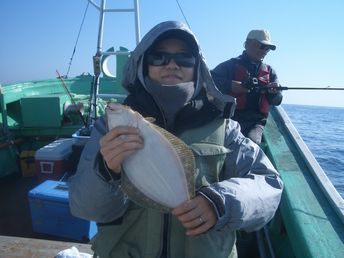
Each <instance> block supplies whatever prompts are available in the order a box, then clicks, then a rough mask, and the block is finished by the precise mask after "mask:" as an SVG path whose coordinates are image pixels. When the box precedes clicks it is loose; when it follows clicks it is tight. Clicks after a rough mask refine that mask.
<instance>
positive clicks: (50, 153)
mask: <svg viewBox="0 0 344 258" xmlns="http://www.w3.org/2000/svg"><path fill="white" fill-rule="evenodd" d="M74 141H75V139H73V138H61V139H58V140H56V141H53V142H52V143H49V144H48V145H45V146H44V147H42V148H40V149H38V150H37V151H36V153H35V160H61V159H64V158H65V157H66V156H68V155H69V154H70V153H71V152H72V145H73V143H74Z"/></svg>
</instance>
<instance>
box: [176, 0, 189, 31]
mask: <svg viewBox="0 0 344 258" xmlns="http://www.w3.org/2000/svg"><path fill="white" fill-rule="evenodd" d="M176 2H177V5H178V7H179V10H180V12H181V13H182V15H183V17H184V20H185V22H186V24H187V25H188V27H189V29H190V30H191V26H190V24H189V22H188V20H187V19H186V16H185V15H184V12H183V9H182V7H181V6H180V4H179V2H178V0H176Z"/></svg>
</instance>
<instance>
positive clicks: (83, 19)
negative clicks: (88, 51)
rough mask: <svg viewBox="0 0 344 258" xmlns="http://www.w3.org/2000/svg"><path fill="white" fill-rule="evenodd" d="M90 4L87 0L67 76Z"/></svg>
mask: <svg viewBox="0 0 344 258" xmlns="http://www.w3.org/2000/svg"><path fill="white" fill-rule="evenodd" d="M89 4H90V2H89V1H87V5H86V9H85V13H84V17H83V18H82V22H81V25H80V29H79V33H78V36H77V38H76V42H75V45H74V49H73V53H72V56H71V58H70V61H69V66H68V70H67V73H66V78H68V74H69V70H70V67H71V66H72V61H73V58H74V54H75V51H76V46H77V45H78V41H79V37H80V33H81V29H82V26H83V25H84V21H85V17H86V13H87V9H88V6H89Z"/></svg>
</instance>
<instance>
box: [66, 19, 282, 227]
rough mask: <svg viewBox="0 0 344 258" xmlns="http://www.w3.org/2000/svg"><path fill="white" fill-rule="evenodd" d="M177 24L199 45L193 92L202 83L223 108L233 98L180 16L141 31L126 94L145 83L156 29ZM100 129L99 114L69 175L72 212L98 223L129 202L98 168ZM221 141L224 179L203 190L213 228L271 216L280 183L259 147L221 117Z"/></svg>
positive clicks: (253, 224)
mask: <svg viewBox="0 0 344 258" xmlns="http://www.w3.org/2000/svg"><path fill="white" fill-rule="evenodd" d="M176 29H177V30H183V31H185V32H186V34H188V35H189V36H190V39H191V40H192V41H193V42H194V44H196V45H197V48H198V60H199V63H198V71H197V79H196V83H195V93H194V96H195V97H196V96H197V95H198V94H199V93H200V92H201V90H202V88H203V89H204V90H205V91H206V95H207V98H208V99H209V101H211V102H212V103H213V104H214V105H215V106H216V107H217V108H218V109H219V110H223V108H224V106H225V104H226V102H234V99H233V98H232V97H230V96H224V95H222V94H221V93H220V92H219V91H218V90H217V88H216V87H215V84H214V82H213V80H212V78H211V76H210V73H209V69H208V67H207V65H206V64H205V61H204V58H203V56H202V54H201V51H200V48H199V47H198V43H197V41H196V39H195V37H194V35H193V34H192V32H191V31H190V30H189V29H188V28H187V27H186V26H185V25H184V24H182V23H179V22H164V23H161V24H159V25H157V26H156V27H154V28H153V29H152V30H151V31H150V32H148V33H147V34H146V36H145V37H144V38H143V39H142V41H141V42H140V43H139V45H138V46H137V47H136V49H135V50H134V51H133V53H132V54H131V57H130V59H129V61H128V63H127V66H126V68H125V69H124V81H123V85H124V87H125V88H127V89H128V91H129V94H131V93H132V92H134V91H135V89H136V88H135V87H142V86H143V87H144V80H143V76H144V75H143V67H142V61H143V57H144V53H145V52H146V50H147V49H149V47H150V46H151V45H152V44H153V42H154V41H155V39H156V38H157V37H158V36H159V35H161V34H162V33H164V32H166V31H169V30H176ZM137 85H140V86H137ZM129 96H130V95H129ZM105 133H106V127H105V123H104V121H103V119H98V121H97V122H96V124H95V126H94V129H93V130H92V135H91V138H90V139H89V141H88V142H87V144H86V146H85V148H84V151H83V153H82V156H81V158H80V162H79V166H78V169H77V172H76V174H75V175H74V176H73V177H72V178H71V180H70V181H69V201H70V208H71V211H72V214H73V215H75V216H78V217H81V218H84V219H87V220H94V221H96V222H101V223H107V222H111V221H114V220H116V219H117V218H120V217H121V216H123V214H124V213H125V211H126V209H127V208H128V204H129V202H130V200H129V199H128V198H127V197H126V195H124V194H123V192H122V191H121V189H120V187H119V186H120V180H117V179H116V178H114V177H110V178H108V179H106V178H104V175H103V174H102V173H101V172H100V167H104V166H103V165H102V162H103V160H102V159H101V157H100V154H99V148H100V146H99V140H100V138H101V137H102V136H103V135H104V134H105ZM224 145H225V147H226V148H228V149H230V150H231V153H230V154H228V155H227V158H226V160H225V171H223V177H222V178H224V180H223V181H220V182H217V183H214V184H211V185H210V186H209V187H207V191H206V193H205V194H206V195H207V196H208V197H209V200H211V201H212V202H213V203H214V205H215V207H217V209H218V221H217V224H216V225H215V227H214V229H220V228H223V227H228V228H229V229H230V230H238V229H242V230H246V231H253V230H257V229H259V228H261V227H262V226H264V225H265V224H266V223H267V222H268V221H269V220H271V219H272V217H273V216H274V214H275V212H276V210H277V207H278V205H279V202H280V198H281V194H282V189H283V184H282V182H281V180H280V178H279V175H278V173H277V171H276V170H275V169H274V167H273V165H272V164H271V162H270V161H269V159H268V158H267V157H266V156H265V154H264V153H263V151H262V150H261V149H260V148H259V147H258V146H257V145H256V144H254V143H253V142H252V141H251V140H249V139H247V138H245V137H244V136H243V135H242V134H241V133H240V127H239V125H238V123H236V122H235V121H232V120H228V121H227V122H226V131H225V140H224ZM110 173H111V172H110Z"/></svg>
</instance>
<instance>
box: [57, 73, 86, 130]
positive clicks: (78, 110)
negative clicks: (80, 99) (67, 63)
mask: <svg viewBox="0 0 344 258" xmlns="http://www.w3.org/2000/svg"><path fill="white" fill-rule="evenodd" d="M56 73H57V76H58V79H60V81H61V83H62V86H63V88H64V90H65V91H66V93H67V94H68V96H69V98H70V100H71V102H72V104H73V105H74V106H75V107H76V112H77V114H78V115H79V117H80V118H81V121H82V123H83V124H84V126H85V128H87V127H88V126H87V123H86V120H85V118H84V116H83V115H82V114H81V111H80V109H79V108H77V106H78V105H77V104H76V102H75V101H74V98H73V96H72V94H71V93H70V91H69V90H68V88H67V85H66V84H65V82H64V80H63V77H62V76H61V75H60V73H59V71H57V70H56Z"/></svg>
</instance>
